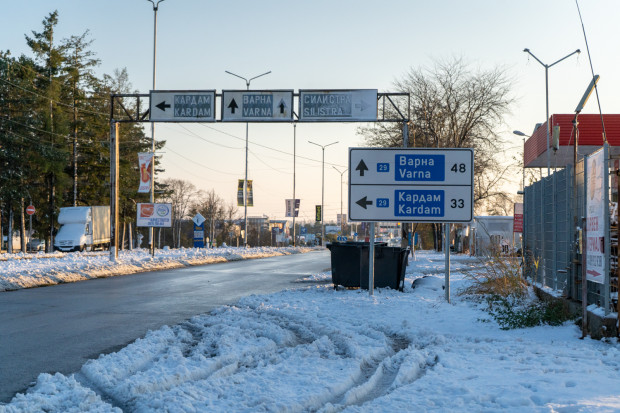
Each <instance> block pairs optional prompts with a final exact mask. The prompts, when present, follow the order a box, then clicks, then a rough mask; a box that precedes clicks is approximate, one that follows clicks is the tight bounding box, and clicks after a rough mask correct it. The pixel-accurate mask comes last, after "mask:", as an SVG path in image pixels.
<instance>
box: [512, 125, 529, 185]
mask: <svg viewBox="0 0 620 413" xmlns="http://www.w3.org/2000/svg"><path fill="white" fill-rule="evenodd" d="M512 133H514V134H515V135H517V136H522V137H523V168H522V169H523V173H522V177H521V190H522V191H523V192H524V193H525V138H531V136H530V135H526V134H525V133H523V132H521V131H520V130H515V131H512Z"/></svg>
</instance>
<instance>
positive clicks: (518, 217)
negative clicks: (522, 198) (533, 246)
mask: <svg viewBox="0 0 620 413" xmlns="http://www.w3.org/2000/svg"><path fill="white" fill-rule="evenodd" d="M512 232H521V233H522V232H523V203H521V202H516V203H515V205H514V217H513V223H512Z"/></svg>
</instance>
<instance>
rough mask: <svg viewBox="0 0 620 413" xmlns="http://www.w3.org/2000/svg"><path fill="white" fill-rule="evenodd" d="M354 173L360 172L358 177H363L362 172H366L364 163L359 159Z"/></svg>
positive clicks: (366, 168)
mask: <svg viewBox="0 0 620 413" xmlns="http://www.w3.org/2000/svg"><path fill="white" fill-rule="evenodd" d="M355 170H356V171H360V176H364V171H367V170H368V167H367V166H366V164H365V163H364V160H363V159H361V160H360V163H358V164H357V168H355Z"/></svg>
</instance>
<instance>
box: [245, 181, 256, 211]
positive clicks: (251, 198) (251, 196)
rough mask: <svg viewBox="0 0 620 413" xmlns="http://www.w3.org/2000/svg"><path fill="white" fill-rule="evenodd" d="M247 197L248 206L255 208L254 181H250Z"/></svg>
mask: <svg viewBox="0 0 620 413" xmlns="http://www.w3.org/2000/svg"><path fill="white" fill-rule="evenodd" d="M246 195H247V197H246V199H247V200H248V206H249V207H253V206H254V191H253V190H252V180H251V179H248V188H247V194H246Z"/></svg>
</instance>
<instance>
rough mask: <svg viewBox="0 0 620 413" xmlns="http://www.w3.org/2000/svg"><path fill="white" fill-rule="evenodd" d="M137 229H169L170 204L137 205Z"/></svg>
mask: <svg viewBox="0 0 620 413" xmlns="http://www.w3.org/2000/svg"><path fill="white" fill-rule="evenodd" d="M136 226H138V227H159V228H162V227H171V226H172V204H151V203H148V204H147V203H144V204H143V203H140V204H138V218H137V219H136Z"/></svg>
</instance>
